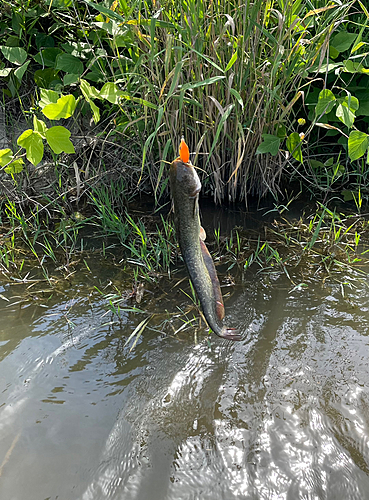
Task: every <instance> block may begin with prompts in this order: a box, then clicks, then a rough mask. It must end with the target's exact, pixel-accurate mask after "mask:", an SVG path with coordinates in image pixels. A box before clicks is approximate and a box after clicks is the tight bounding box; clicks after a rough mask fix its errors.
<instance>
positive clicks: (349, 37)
mask: <svg viewBox="0 0 369 500" xmlns="http://www.w3.org/2000/svg"><path fill="white" fill-rule="evenodd" d="M356 36H357V35H356V34H355V33H348V32H347V31H346V30H343V31H340V32H339V33H337V35H335V36H334V37H333V38H332V39H331V41H330V45H331V46H332V47H334V48H335V49H336V50H337V51H338V52H345V50H348V49H349V48H350V47H351V45H352V44H353V43H354V41H355V39H356Z"/></svg>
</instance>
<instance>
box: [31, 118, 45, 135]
mask: <svg viewBox="0 0 369 500" xmlns="http://www.w3.org/2000/svg"><path fill="white" fill-rule="evenodd" d="M33 130H34V131H35V132H38V133H39V134H40V135H41V137H43V138H44V139H46V135H45V133H46V130H47V127H46V123H45V122H43V121H42V120H39V119H38V118H37V117H36V116H33Z"/></svg>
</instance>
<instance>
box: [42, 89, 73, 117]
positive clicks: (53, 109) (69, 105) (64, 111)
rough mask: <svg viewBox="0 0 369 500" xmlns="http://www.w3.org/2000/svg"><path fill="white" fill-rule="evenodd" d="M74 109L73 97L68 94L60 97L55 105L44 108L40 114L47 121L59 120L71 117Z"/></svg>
mask: <svg viewBox="0 0 369 500" xmlns="http://www.w3.org/2000/svg"><path fill="white" fill-rule="evenodd" d="M75 109H76V99H75V97H74V95H72V94H68V95H64V96H62V97H60V99H58V100H57V102H56V103H52V104H48V105H47V106H45V107H44V108H43V110H42V112H43V114H44V115H45V116H46V118H48V119H49V120H60V118H69V117H70V116H72V115H73V113H74V110H75Z"/></svg>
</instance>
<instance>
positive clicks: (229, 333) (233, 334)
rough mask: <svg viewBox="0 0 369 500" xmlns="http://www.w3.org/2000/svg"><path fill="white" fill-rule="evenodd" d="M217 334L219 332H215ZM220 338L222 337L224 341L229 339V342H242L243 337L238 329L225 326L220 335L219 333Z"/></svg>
mask: <svg viewBox="0 0 369 500" xmlns="http://www.w3.org/2000/svg"><path fill="white" fill-rule="evenodd" d="M215 333H217V332H215ZM217 335H218V337H221V338H222V339H227V340H241V335H240V333H239V331H238V330H237V328H227V327H226V326H223V328H222V330H221V332H220V333H217Z"/></svg>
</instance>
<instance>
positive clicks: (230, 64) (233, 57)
mask: <svg viewBox="0 0 369 500" xmlns="http://www.w3.org/2000/svg"><path fill="white" fill-rule="evenodd" d="M237 55H238V52H237V50H236V52H235V53H234V54H233V56H232V57H231V58H230V60H229V63H228V64H227V67H226V69H225V70H224V71H228V70H230V69H231V68H232V66H233V65H234V63H235V62H236V61H237Z"/></svg>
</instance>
